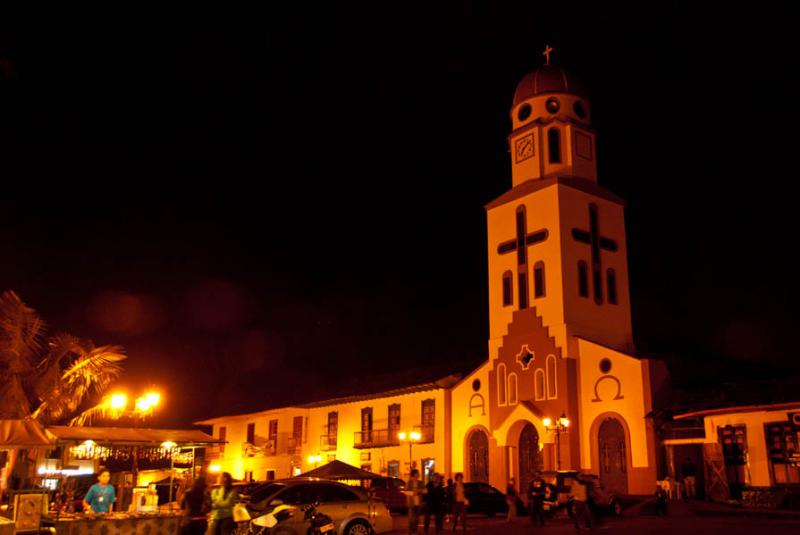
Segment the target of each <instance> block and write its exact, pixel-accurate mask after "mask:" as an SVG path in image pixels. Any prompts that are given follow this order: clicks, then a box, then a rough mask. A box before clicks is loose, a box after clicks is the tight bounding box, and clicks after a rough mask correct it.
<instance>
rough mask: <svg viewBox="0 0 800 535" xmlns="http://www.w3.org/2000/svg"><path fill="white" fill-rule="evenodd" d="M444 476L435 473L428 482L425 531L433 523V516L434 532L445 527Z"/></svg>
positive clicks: (440, 530) (426, 531)
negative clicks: (432, 521)
mask: <svg viewBox="0 0 800 535" xmlns="http://www.w3.org/2000/svg"><path fill="white" fill-rule="evenodd" d="M443 482H444V478H443V477H442V475H441V474H433V479H431V480H430V481H429V482H428V485H427V486H426V488H427V492H425V533H426V534H427V533H428V528H429V527H430V524H431V516H433V520H434V530H435V531H434V533H441V532H442V529H444V502H445V496H444V494H445V491H444V484H443Z"/></svg>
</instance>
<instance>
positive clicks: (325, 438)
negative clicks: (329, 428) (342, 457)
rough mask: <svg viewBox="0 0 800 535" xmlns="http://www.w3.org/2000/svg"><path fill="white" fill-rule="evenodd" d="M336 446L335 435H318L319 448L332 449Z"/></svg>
mask: <svg viewBox="0 0 800 535" xmlns="http://www.w3.org/2000/svg"><path fill="white" fill-rule="evenodd" d="M337 446H338V440H336V435H320V437H319V449H320V450H321V451H333V450H335V449H336V447H337Z"/></svg>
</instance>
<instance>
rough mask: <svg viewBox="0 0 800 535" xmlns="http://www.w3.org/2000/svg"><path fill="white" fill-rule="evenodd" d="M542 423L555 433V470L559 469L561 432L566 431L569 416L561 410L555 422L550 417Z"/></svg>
mask: <svg viewBox="0 0 800 535" xmlns="http://www.w3.org/2000/svg"><path fill="white" fill-rule="evenodd" d="M542 423H543V424H544V427H545V428H546V429H547V430H548V431H554V432H555V434H556V470H561V433H566V432H567V429H568V428H569V418H567V416H566V415H565V414H564V413H563V412H562V413H561V416H560V417H559V418H558V420H556V421H555V422H553V420H551V419H550V418H545V419H544V420H542Z"/></svg>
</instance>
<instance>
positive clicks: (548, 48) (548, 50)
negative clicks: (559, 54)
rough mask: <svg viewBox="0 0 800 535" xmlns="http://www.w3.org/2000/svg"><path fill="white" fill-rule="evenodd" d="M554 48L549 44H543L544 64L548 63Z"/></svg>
mask: <svg viewBox="0 0 800 535" xmlns="http://www.w3.org/2000/svg"><path fill="white" fill-rule="evenodd" d="M554 50H555V49H554V48H553V47H551V46H550V45H544V52H543V53H542V55H543V56H544V57H545V61H546V62H547V63H546V65H550V54H552V53H553V51H554Z"/></svg>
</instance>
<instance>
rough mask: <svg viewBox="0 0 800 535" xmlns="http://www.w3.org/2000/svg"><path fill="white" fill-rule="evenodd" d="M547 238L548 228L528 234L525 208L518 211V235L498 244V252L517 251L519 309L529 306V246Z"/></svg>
mask: <svg viewBox="0 0 800 535" xmlns="http://www.w3.org/2000/svg"><path fill="white" fill-rule="evenodd" d="M546 239H547V229H540V230H537V231H536V232H531V233H530V234H528V222H527V221H526V220H525V210H518V211H517V237H516V238H514V239H513V240H508V241H505V242H503V243H501V244H500V245H498V246H497V254H507V253H510V252H512V251H516V252H517V288H518V291H519V300H518V302H519V309H520V310H522V309H523V308H528V246H530V245H535V244H537V243H540V242H543V241H545V240H546Z"/></svg>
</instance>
